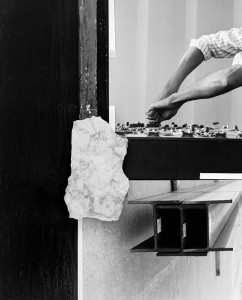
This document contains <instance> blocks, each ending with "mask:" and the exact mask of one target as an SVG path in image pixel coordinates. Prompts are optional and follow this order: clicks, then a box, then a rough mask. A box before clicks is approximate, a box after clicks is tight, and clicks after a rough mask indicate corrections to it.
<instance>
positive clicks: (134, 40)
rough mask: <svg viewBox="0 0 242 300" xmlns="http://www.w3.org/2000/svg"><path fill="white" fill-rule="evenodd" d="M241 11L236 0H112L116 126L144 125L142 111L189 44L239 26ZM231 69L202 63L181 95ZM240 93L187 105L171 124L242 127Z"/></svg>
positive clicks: (227, 61) (112, 82)
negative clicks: (206, 77) (200, 81)
mask: <svg viewBox="0 0 242 300" xmlns="http://www.w3.org/2000/svg"><path fill="white" fill-rule="evenodd" d="M240 6H241V4H240V2H239V0H234V1H226V0H222V1H217V0H211V1H210V0H205V1H198V0H182V1H181V0H172V1H168V0H162V1H160V0H152V1H147V0H122V1H121V0H116V1H115V22H116V51H117V56H116V57H114V58H110V105H115V106H116V121H117V122H122V123H125V122H126V121H130V122H137V121H143V122H146V119H145V114H144V112H145V111H146V108H147V107H148V106H149V105H150V103H152V102H153V100H154V99H155V98H156V96H157V95H158V94H159V92H160V91H161V90H162V87H163V85H164V84H165V82H166V81H167V80H168V78H169V76H170V75H171V74H172V73H173V71H174V69H175V67H176V65H177V63H178V62H179V60H180V58H181V56H182V54H183V53H184V51H185V49H187V47H188V46H189V43H190V39H191V38H195V37H199V36H201V35H202V34H207V33H214V32H217V31H219V30H227V29H230V28H231V27H233V26H234V25H235V26H241V22H240V20H241V16H240V15H241V10H240ZM224 16H226V18H225V17H224ZM231 63H232V59H224V60H218V59H211V60H209V61H208V62H204V63H203V64H202V65H201V66H200V67H199V68H198V69H197V70H196V71H195V72H193V73H192V74H191V75H190V76H189V77H188V78H187V79H186V80H185V82H184V84H183V85H182V87H181V89H182V88H184V87H186V86H188V85H190V84H191V83H193V82H194V81H195V80H197V79H199V78H200V77H202V76H204V75H205V74H208V73H210V72H212V71H215V70H218V69H222V68H224V67H227V66H229V65H231ZM241 93H242V92H241V90H237V91H236V92H233V93H229V94H226V95H223V96H219V97H216V98H214V99H208V100H203V101H194V102H192V103H188V104H186V105H184V107H182V108H181V110H180V111H179V114H178V115H177V116H175V117H174V119H173V120H174V121H175V122H178V123H179V124H180V123H194V122H196V123H201V124H211V123H212V122H214V121H219V122H220V123H221V124H223V125H227V124H229V125H231V126H233V125H234V124H238V125H240V124H241V126H242V121H241V118H240V113H239V112H240V106H241V105H242V104H241V101H240V100H239V99H240V97H241ZM238 108H239V109H238Z"/></svg>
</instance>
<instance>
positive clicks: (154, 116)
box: [146, 83, 178, 123]
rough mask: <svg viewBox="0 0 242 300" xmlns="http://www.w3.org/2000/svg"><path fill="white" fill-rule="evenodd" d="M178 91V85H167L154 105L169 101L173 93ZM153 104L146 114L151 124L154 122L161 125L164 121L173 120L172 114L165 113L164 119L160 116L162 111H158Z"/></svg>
mask: <svg viewBox="0 0 242 300" xmlns="http://www.w3.org/2000/svg"><path fill="white" fill-rule="evenodd" d="M177 90H178V85H177V84H174V83H169V84H167V85H166V86H165V87H164V89H163V91H162V92H161V93H160V94H159V96H158V97H157V98H156V100H155V102H154V103H153V104H157V103H160V102H161V101H163V100H164V99H167V98H168V97H169V96H171V95H172V94H173V93H175V92H177ZM153 104H152V105H151V106H150V107H149V109H148V111H147V112H146V115H147V119H148V120H149V121H150V122H152V123H160V122H162V121H164V120H168V119H170V118H172V115H171V116H170V114H167V113H165V114H164V116H163V117H162V116H160V115H159V112H160V111H159V110H157V109H155V106H154V105H153ZM163 104H165V103H163ZM174 115H175V114H174ZM164 117H165V119H164Z"/></svg>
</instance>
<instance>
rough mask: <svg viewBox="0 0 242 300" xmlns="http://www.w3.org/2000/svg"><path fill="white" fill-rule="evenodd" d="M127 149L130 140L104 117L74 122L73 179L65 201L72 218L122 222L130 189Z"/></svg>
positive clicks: (68, 187)
mask: <svg viewBox="0 0 242 300" xmlns="http://www.w3.org/2000/svg"><path fill="white" fill-rule="evenodd" d="M127 146H128V140H127V138H124V137H121V136H119V135H117V134H116V133H115V132H114V131H113V129H112V128H111V126H110V125H109V124H108V123H107V122H105V121H104V120H102V119H101V118H100V117H94V116H93V117H91V118H88V119H85V120H78V121H75V122H74V123H73V129H72V154H71V176H70V177H69V179H68V186H67V188H66V194H65V198H64V199H65V202H66V205H67V207H68V210H69V214H70V218H74V219H80V218H83V217H90V218H97V219H100V220H104V221H116V220H118V219H119V216H120V214H121V211H122V208H123V201H124V199H125V196H126V194H127V192H128V188H129V180H128V178H127V177H126V176H125V174H124V172H123V169H122V165H123V159H124V157H125V155H126V153H127Z"/></svg>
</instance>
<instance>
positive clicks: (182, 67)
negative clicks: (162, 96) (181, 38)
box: [166, 47, 204, 92]
mask: <svg viewBox="0 0 242 300" xmlns="http://www.w3.org/2000/svg"><path fill="white" fill-rule="evenodd" d="M203 60H204V56H203V54H202V52H201V50H199V49H198V48H196V47H189V48H188V50H187V51H186V52H185V54H184V55H183V57H182V58H181V60H180V62H179V64H178V66H177V69H176V71H175V72H174V74H173V75H172V76H171V78H170V79H169V81H168V82H167V84H166V87H167V88H169V87H172V88H173V92H177V91H178V89H179V87H180V85H181V84H182V82H183V81H184V80H185V78H186V77H187V76H188V75H189V74H190V73H191V72H192V71H193V70H194V69H195V68H196V67H197V66H199V65H200V64H201V62H202V61H203Z"/></svg>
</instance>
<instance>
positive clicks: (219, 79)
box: [173, 65, 242, 104]
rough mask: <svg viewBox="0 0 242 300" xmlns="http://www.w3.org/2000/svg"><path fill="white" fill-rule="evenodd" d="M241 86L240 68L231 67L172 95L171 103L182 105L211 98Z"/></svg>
mask: <svg viewBox="0 0 242 300" xmlns="http://www.w3.org/2000/svg"><path fill="white" fill-rule="evenodd" d="M240 86H242V66H241V65H233V66H231V67H229V68H227V69H223V70H220V71H217V72H214V73H211V74H209V75H207V76H205V77H203V78H201V79H200V80H198V81H197V82H196V83H194V84H193V85H192V86H190V87H188V88H186V89H185V90H184V91H182V92H179V93H176V94H174V95H173V102H174V103H179V104H183V103H185V102H187V101H192V100H196V99H206V98H212V97H215V96H218V95H222V94H224V93H227V92H229V91H231V90H233V89H235V88H238V87H240Z"/></svg>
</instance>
